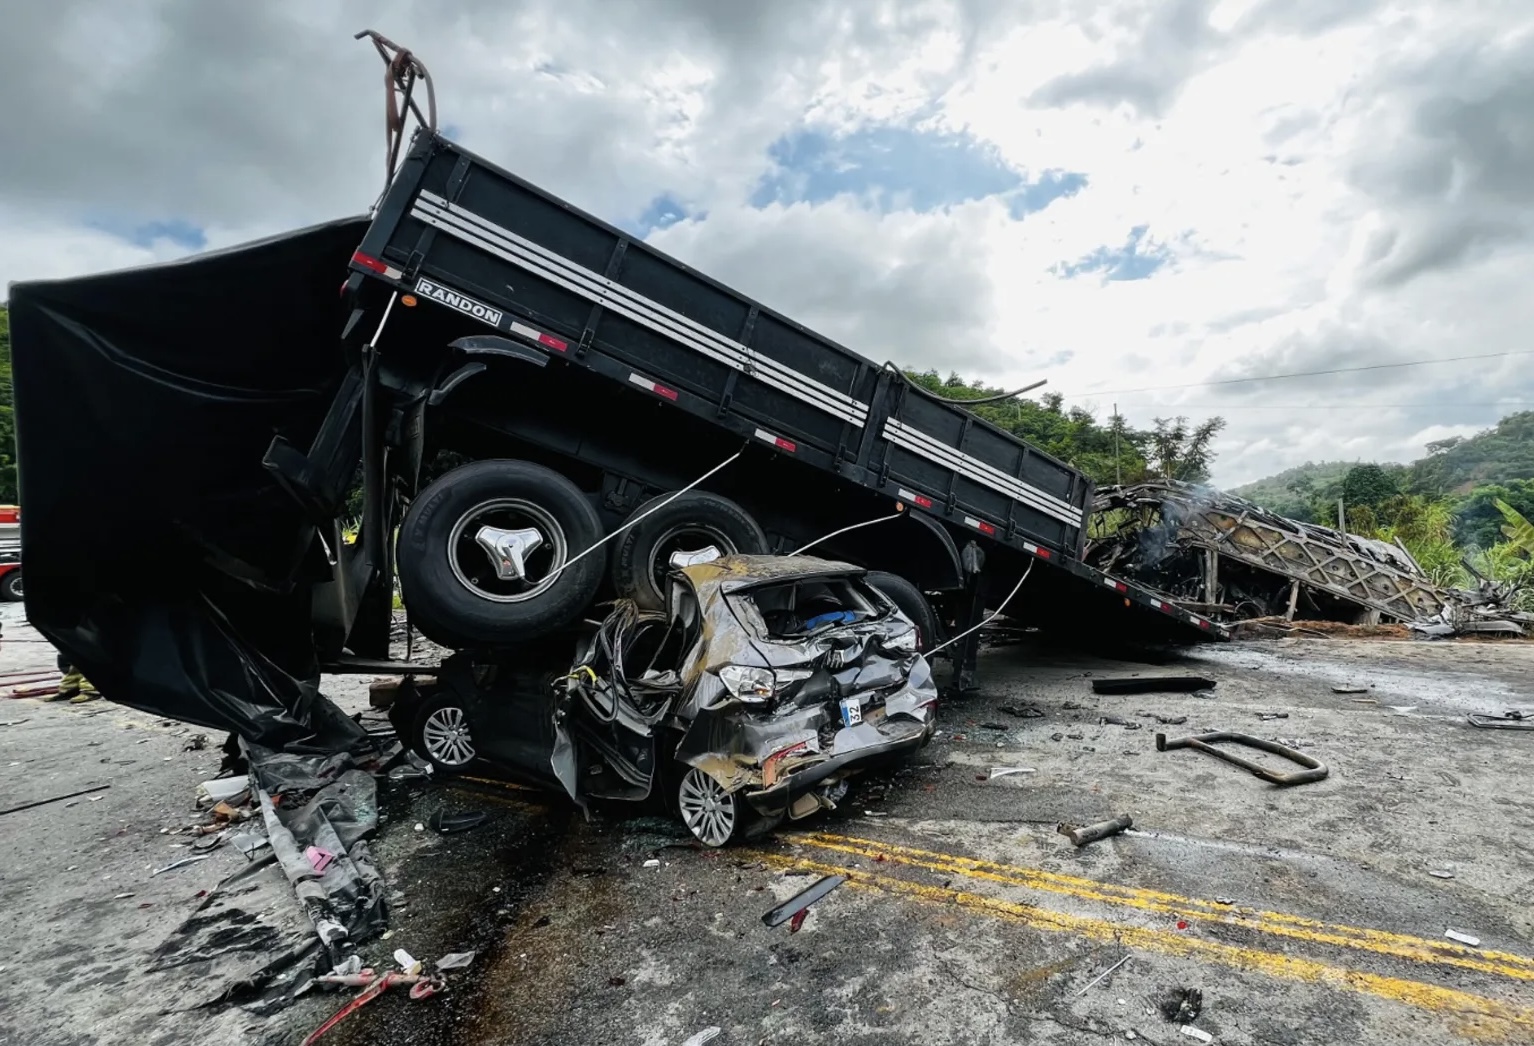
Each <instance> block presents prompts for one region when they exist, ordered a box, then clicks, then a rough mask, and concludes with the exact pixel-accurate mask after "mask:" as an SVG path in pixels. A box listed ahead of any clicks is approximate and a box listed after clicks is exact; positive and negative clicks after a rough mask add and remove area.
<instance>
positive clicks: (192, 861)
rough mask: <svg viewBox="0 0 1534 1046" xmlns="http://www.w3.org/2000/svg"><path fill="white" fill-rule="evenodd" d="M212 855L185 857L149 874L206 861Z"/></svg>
mask: <svg viewBox="0 0 1534 1046" xmlns="http://www.w3.org/2000/svg"><path fill="white" fill-rule="evenodd" d="M211 856H213V855H212V854H203V855H202V856H200V857H183V858H181V860H179V861H172V862H171V863H170V864H168V865H166V866H165V867H164V868H156V869H155V870H154V871H153V872H150V873H149V874H150V876H151V877H153V876H156V875H159V874H160V873H161V872H169V871H171V870H173V869H176V868H181V867H183V866H185V865H189V864H196V863H197V862H198V861H206V860H207V859H208V858H209V857H211Z"/></svg>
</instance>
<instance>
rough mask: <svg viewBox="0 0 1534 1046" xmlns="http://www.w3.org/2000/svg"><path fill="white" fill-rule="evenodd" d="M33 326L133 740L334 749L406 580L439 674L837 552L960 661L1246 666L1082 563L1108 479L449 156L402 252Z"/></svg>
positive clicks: (427, 135)
mask: <svg viewBox="0 0 1534 1046" xmlns="http://www.w3.org/2000/svg"><path fill="white" fill-rule="evenodd" d="M343 281H344V285H343ZM338 292H339V293H338ZM11 306H12V311H13V321H12V323H13V337H14V346H15V347H14V353H15V374H16V399H17V419H18V430H19V447H20V455H21V484H22V493H23V502H24V504H25V505H26V508H27V513H26V516H25V517H24V520H23V542H24V543H25V545H26V552H27V556H28V570H29V585H28V589H27V601H28V609H29V614H30V615H31V617H32V619H33V620H34V622H35V623H36V624H37V625H38V627H39V628H40V629H41V630H42V631H43V632H44V634H46V635H47V636H48V637H49V638H50V639H51V640H53V641H54V642H55V643H57V644H58V645H59V646H60V647H61V649H63V650H64V651H65V652H66V653H67V654H68V655H69V656H70V657H71V658H72V659H73V660H75V662H76V663H77V664H79V665H81V666H82V667H83V668H84V669H85V671H86V674H87V675H88V676H89V677H90V678H92V679H93V680H95V681H96V682H97V684H98V685H99V686H100V687H101V689H102V691H103V693H105V694H106V695H107V696H109V697H113V698H115V699H118V700H122V701H125V702H127V703H129V704H135V705H140V706H142V707H152V708H154V709H155V710H157V711H163V712H166V713H168V714H178V713H179V714H180V717H181V718H189V719H192V720H194V721H205V722H206V721H208V720H209V719H210V718H213V719H218V720H219V721H218V722H214V723H209V725H217V726H227V725H230V723H236V724H239V723H245V722H247V721H248V720H249V716H248V715H247V714H246V711H247V710H246V709H244V707H243V704H250V703H252V702H253V703H254V704H255V705H262V706H265V707H276V708H280V709H283V710H285V711H283V712H282V713H281V714H276V715H275V718H272V721H271V722H270V723H269V724H268V726H269V727H270V728H271V729H272V730H275V731H277V732H278V733H281V734H284V735H294V736H297V735H301V734H303V733H304V731H306V730H314V731H320V729H321V726H318V725H315V724H313V723H309V722H308V721H307V720H306V719H305V718H304V716H305V715H306V714H307V712H306V710H307V709H308V708H309V702H310V697H309V696H308V695H309V694H310V693H311V691H312V688H313V684H312V682H310V681H312V680H313V679H315V678H316V669H317V668H318V667H319V666H320V665H321V664H324V665H327V666H329V667H331V668H332V669H346V668H355V669H357V670H362V671H379V670H384V669H385V667H386V666H384V665H383V664H381V663H380V661H381V659H385V658H387V657H388V649H389V625H390V620H391V612H392V601H393V595H394V578H395V576H396V573H397V575H398V578H399V580H400V585H401V588H402V592H403V597H404V602H405V605H406V607H407V609H408V610H409V612H410V615H411V619H412V621H413V623H414V624H415V625H416V626H417V627H419V628H420V629H421V631H423V632H424V633H425V634H427V635H428V636H429V637H431V638H432V639H434V640H436V641H438V642H440V643H443V644H445V645H448V646H452V647H456V648H460V649H463V648H495V647H502V648H504V647H507V646H514V645H515V644H518V643H525V642H537V641H540V640H543V639H546V638H547V637H549V636H550V634H551V633H554V632H557V631H559V630H561V629H565V628H568V627H570V626H571V625H572V623H576V622H579V621H580V620H582V619H583V618H588V617H591V616H599V615H592V614H591V613H590V608H591V607H592V606H593V605H594V604H595V603H596V602H598V601H600V600H602V599H604V598H610V597H611V596H612V595H621V596H627V597H630V598H633V599H634V600H635V601H636V602H638V603H639V604H640V605H642V606H650V607H655V606H658V605H659V600H660V598H661V591H662V586H663V584H664V577H665V574H666V573H667V571H669V570H670V569H671V568H672V566H673V564H675V563H677V562H686V561H689V560H696V559H697V558H699V557H706V556H708V555H709V554H711V551H710V550H712V551H713V552H743V553H787V552H790V551H795V550H798V549H801V548H803V547H805V546H806V545H810V544H812V543H813V544H814V549H815V552H816V554H820V555H826V556H828V557H834V558H836V559H840V560H845V561H848V562H851V563H855V564H857V565H860V566H864V567H867V568H870V569H872V570H874V571H876V572H878V573H876V574H875V575H874V581H875V583H876V584H877V585H878V586H879V587H880V588H881V589H882V590H884V591H885V592H886V594H888V595H889V596H890V597H891V598H892V599H893V600H894V601H895V602H896V604H897V605H899V606H900V607H901V609H902V610H903V611H905V612H906V614H907V615H908V616H910V617H911V618H912V619H913V621H914V622H915V623H916V624H917V626H918V628H919V629H920V630H921V633H922V646H923V647H924V648H926V649H931V648H932V647H933V646H934V645H935V644H937V643H940V642H941V641H942V639H943V637H945V636H952V635H956V634H958V633H959V632H962V631H965V630H967V629H969V628H970V626H972V625H973V624H974V623H976V622H978V621H979V620H981V618H982V616H983V614H984V613H985V611H986V610H987V609H988V608H991V609H994V608H996V607H997V606H999V605H1000V604H1001V603H1002V602H1003V601H1004V600H1007V597H1008V596H1009V595H1011V596H1012V598H1011V599H1010V600H1009V601H1008V602H1007V606H1006V612H1007V614H1008V616H1009V617H1011V618H1014V619H1018V620H1021V621H1024V622H1027V623H1031V624H1036V625H1038V626H1040V627H1044V628H1057V629H1066V630H1080V629H1093V630H1104V631H1108V630H1117V631H1121V632H1122V631H1130V630H1132V631H1134V632H1135V633H1137V634H1141V635H1145V636H1147V637H1149V638H1164V639H1170V640H1187V641H1191V640H1200V639H1224V638H1228V633H1227V631H1226V630H1225V629H1224V628H1223V627H1222V626H1220V625H1218V624H1215V623H1213V622H1211V621H1210V620H1208V619H1207V618H1203V617H1200V616H1198V615H1195V614H1191V613H1189V612H1187V611H1186V610H1184V609H1180V608H1177V607H1174V606H1172V605H1171V604H1169V603H1167V602H1165V601H1164V600H1162V599H1161V598H1160V597H1158V596H1157V595H1155V594H1154V593H1152V592H1151V591H1149V590H1148V589H1145V588H1143V587H1142V586H1140V585H1137V584H1134V583H1132V582H1128V581H1125V580H1123V579H1121V578H1116V577H1113V576H1111V575H1108V574H1104V573H1102V572H1100V571H1097V570H1094V569H1092V568H1090V567H1088V566H1086V565H1085V564H1084V563H1083V562H1082V561H1081V550H1082V547H1083V543H1084V537H1085V525H1086V514H1087V513H1088V512H1089V510H1090V506H1091V504H1092V494H1093V492H1092V485H1091V483H1090V481H1089V480H1088V479H1087V477H1086V476H1085V475H1083V474H1082V473H1080V472H1079V471H1077V470H1075V469H1073V468H1071V467H1069V466H1067V465H1065V464H1064V463H1062V462H1060V461H1057V460H1056V459H1054V458H1052V457H1050V456H1048V455H1046V454H1044V453H1041V452H1040V451H1038V450H1036V449H1035V448H1032V447H1030V446H1029V445H1028V444H1026V443H1024V442H1023V441H1021V440H1018V439H1016V438H1015V437H1013V436H1012V435H1010V434H1009V433H1007V432H1005V431H1003V430H1001V429H998V428H996V427H994V426H991V425H989V424H987V423H986V422H984V421H982V420H980V419H979V418H977V417H975V416H974V415H973V414H970V413H969V412H967V411H965V410H963V409H961V408H960V407H958V406H956V405H954V404H952V403H950V402H947V401H944V400H941V399H939V398H937V397H934V396H932V395H931V394H929V393H927V392H925V390H922V389H919V388H917V387H916V386H914V385H913V384H912V383H910V382H909V381H907V380H906V379H905V377H904V376H903V375H902V374H901V373H900V371H899V370H898V369H897V368H895V367H893V366H892V365H889V364H885V365H882V366H881V365H878V364H874V363H872V362H870V361H869V360H867V359H865V358H863V357H861V356H859V355H857V354H856V353H853V352H852V351H850V350H848V349H846V348H843V347H841V346H839V345H837V344H835V343H833V342H831V341H830V340H828V339H826V338H824V337H821V336H819V335H817V334H815V333H813V332H812V331H809V330H807V329H806V328H804V327H802V326H800V325H798V324H796V323H794V322H792V321H791V320H789V319H787V318H785V317H783V316H781V315H779V314H777V313H775V312H773V311H772V310H770V309H767V308H765V307H764V306H762V305H760V304H758V303H756V302H754V301H751V300H750V299H748V298H746V297H745V296H743V295H741V294H739V293H737V292H735V291H733V290H730V289H729V288H726V287H724V286H722V285H720V284H719V283H717V282H715V281H713V280H711V279H709V278H708V277H706V276H704V275H702V274H701V273H698V272H696V271H694V270H692V269H690V268H689V267H687V266H686V265H684V264H682V263H681V262H678V261H676V260H674V259H672V258H669V257H668V256H666V255H664V254H662V253H661V252H659V251H656V250H655V249H653V248H651V247H649V246H648V245H646V244H645V243H643V242H641V241H638V240H634V239H632V238H631V237H630V236H628V235H627V234H625V233H624V232H622V231H621V230H619V229H617V228H614V227H612V226H610V225H607V224H605V223H603V222H601V221H599V220H598V219H596V218H593V217H591V216H589V215H586V214H583V213H581V212H580V211H578V210H576V209H575V208H573V207H571V206H570V205H569V204H567V203H564V202H563V201H561V200H559V199H557V198H555V197H554V196H552V195H550V194H548V193H546V192H543V191H542V190H539V189H537V188H535V187H533V186H531V185H529V184H528V183H526V182H524V181H522V180H521V179H518V178H516V177H515V176H514V175H511V174H509V173H507V172H506V171H503V170H501V169H499V168H497V167H495V166H493V165H492V164H490V163H488V162H486V161H485V160H482V159H480V158H479V157H476V156H474V155H473V154H471V153H469V152H467V151H465V150H464V149H462V148H460V147H459V146H457V145H455V144H454V143H452V142H451V141H449V140H447V139H446V138H444V137H442V136H441V135H439V134H437V133H435V132H434V131H432V130H430V129H422V130H420V131H418V132H417V134H416V136H415V138H414V141H413V144H412V147H411V149H410V151H409V153H408V155H407V156H406V158H405V159H404V160H403V161H402V162H401V164H400V167H399V170H398V171H397V172H396V173H395V175H394V176H393V178H392V181H391V184H390V186H389V188H388V190H387V191H386V193H385V194H384V196H383V198H382V199H381V201H380V203H379V205H378V207H377V209H376V212H375V213H374V214H373V216H372V217H371V219H353V220H348V221H341V222H336V223H332V224H328V225H324V226H319V227H316V228H312V229H307V230H302V231H299V232H295V233H291V234H288V235H285V236H281V237H277V238H274V239H271V240H267V241H262V242H259V243H254V244H249V245H245V246H241V247H237V248H232V249H230V250H226V251H221V252H216V253H212V254H207V255H202V256H197V257H193V258H189V259H187V260H184V261H180V262H175V263H170V264H166V265H158V266H152V267H147V268H143V269H137V270H132V271H128V272H121V273H113V274H107V275H101V276H91V277H84V278H81V279H76V280H66V281H57V282H51V283H30V284H18V285H15V286H13V288H12V291H11ZM850 307H855V303H852V305H851V306H850ZM61 404H67V405H68V409H67V410H65V409H61V407H60V405H61ZM359 489H360V491H361V503H362V504H361V526H360V531H359V535H358V537H357V538H356V539H355V540H347V539H345V538H343V519H344V518H346V517H347V515H348V499H349V498H354V497H355V495H356V492H357V491H358V490H359ZM124 503H131V504H133V505H135V506H136V508H135V511H134V512H133V513H132V514H131V516H130V518H129V519H128V520H127V522H126V523H125V524H123V523H117V524H114V528H113V534H112V540H111V541H110V542H104V541H102V540H100V538H99V531H98V528H99V519H98V518H97V514H96V512H95V511H94V510H93V506H100V505H118V504H124ZM827 535H834V536H831V537H827ZM396 538H397V539H396ZM599 543H600V544H599ZM396 556H397V562H396ZM396 567H397V570H396ZM1025 577H1026V583H1025V584H1023V583H1022V579H1024V578H1025ZM1119 615H1123V618H1122V619H1120V617H1119ZM1131 618H1132V619H1131ZM974 638H975V637H971V638H970V640H969V641H967V642H966V643H964V644H962V645H960V646H956V647H953V648H951V649H950V653H951V655H952V656H955V659H956V661H958V662H960V663H961V665H966V666H967V665H968V664H969V663H971V662H972V657H973V651H974ZM210 693H211V694H212V695H213V696H212V697H210V696H209V694H210ZM221 702H223V703H228V704H229V707H228V708H224V709H222V711H220V710H218V709H217V708H215V709H214V710H213V711H210V710H209V706H217V705H219V704H220V703H221ZM295 709H296V710H297V711H296V712H295V711H294V710H295ZM194 713H195V714H194ZM322 725H323V724H322ZM326 729H332V730H334V729H343V728H340V727H337V726H336V725H335V724H329V726H328V727H326ZM343 732H344V729H343Z"/></svg>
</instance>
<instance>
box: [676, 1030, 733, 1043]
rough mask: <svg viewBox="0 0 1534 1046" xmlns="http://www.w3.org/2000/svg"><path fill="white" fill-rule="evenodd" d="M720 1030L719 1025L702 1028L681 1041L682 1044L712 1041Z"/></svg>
mask: <svg viewBox="0 0 1534 1046" xmlns="http://www.w3.org/2000/svg"><path fill="white" fill-rule="evenodd" d="M722 1030H723V1029H721V1028H719V1027H712V1028H704V1029H703V1030H702V1031H700V1032H698V1034H696V1035H694V1036H693V1037H692V1038H690V1039H688V1040H687V1041H686V1042H684V1043H682V1046H703V1044H704V1043H706V1042H713V1041H714V1039H715V1038H716V1037H717V1036H718V1035H719V1033H720V1031H722Z"/></svg>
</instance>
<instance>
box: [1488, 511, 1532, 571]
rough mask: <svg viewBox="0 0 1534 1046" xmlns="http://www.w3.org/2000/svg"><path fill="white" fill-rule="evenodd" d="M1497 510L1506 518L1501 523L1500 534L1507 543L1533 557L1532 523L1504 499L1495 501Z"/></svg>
mask: <svg viewBox="0 0 1534 1046" xmlns="http://www.w3.org/2000/svg"><path fill="white" fill-rule="evenodd" d="M1497 511H1498V512H1500V513H1502V516H1503V518H1504V519H1506V520H1507V522H1506V523H1504V524H1503V525H1502V534H1503V536H1504V537H1506V538H1507V543H1508V544H1509V545H1512V546H1513V547H1514V548H1516V549H1517V550H1518V551H1519V552H1520V553H1522V554H1523V555H1524V556H1526V557H1528V558H1531V559H1534V523H1530V522H1529V521H1528V519H1526V518H1525V517H1524V515H1523V513H1521V512H1519V511H1518V510H1517V509H1515V508H1513V506H1511V505H1509V504H1508V503H1507V502H1505V501H1498V502H1497Z"/></svg>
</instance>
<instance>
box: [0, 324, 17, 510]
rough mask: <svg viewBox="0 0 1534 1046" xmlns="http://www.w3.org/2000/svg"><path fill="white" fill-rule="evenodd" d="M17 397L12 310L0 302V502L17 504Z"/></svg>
mask: <svg viewBox="0 0 1534 1046" xmlns="http://www.w3.org/2000/svg"><path fill="white" fill-rule="evenodd" d="M18 496H19V495H18V493H17V490H16V398H15V389H14V379H13V378H12V377H11V313H10V310H9V309H7V308H6V307H5V306H3V305H0V504H4V505H14V504H16V501H17V498H18Z"/></svg>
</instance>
